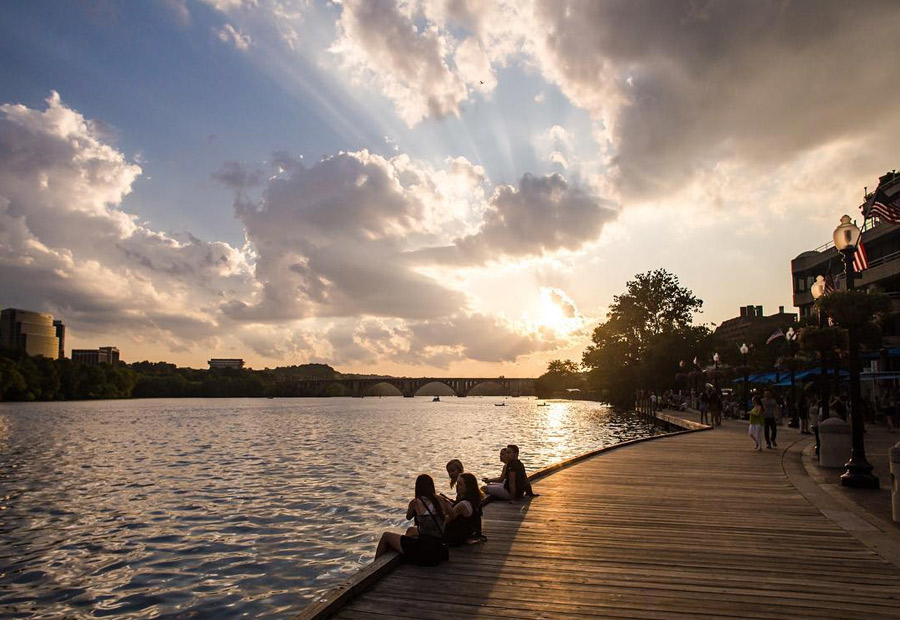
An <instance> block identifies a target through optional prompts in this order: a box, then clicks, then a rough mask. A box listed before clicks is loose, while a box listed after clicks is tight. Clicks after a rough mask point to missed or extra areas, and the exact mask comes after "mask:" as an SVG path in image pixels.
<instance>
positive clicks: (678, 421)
mask: <svg viewBox="0 0 900 620" xmlns="http://www.w3.org/2000/svg"><path fill="white" fill-rule="evenodd" d="M656 418H657V419H658V420H660V421H661V422H664V423H667V424H670V425H672V426H676V427H678V428H682V429H684V430H680V431H674V432H670V433H662V434H659V435H651V436H650V437H640V438H638V439H630V440H628V441H623V442H620V443H617V444H613V445H611V446H605V447H603V448H598V449H596V450H590V451H588V452H584V453H582V454H578V455H576V456H573V457H572V458H569V459H565V460H563V461H559V462H558V463H553V464H552V465H548V466H547V467H544V468H543V469H539V470H537V471H536V472H534V473H532V474H531V475H530V476H528V480H529V481H532V482H533V481H536V480H540V479H541V478H546V477H547V476H549V475H550V474H553V473H555V472H558V471H560V470H563V469H566V468H568V467H571V466H573V465H576V464H578V463H580V462H582V461H584V460H587V459H589V458H592V457H595V456H599V455H601V454H605V453H607V452H612V451H614V450H619V449H620V448H626V447H628V446H633V445H635V444H639V443H645V442H647V441H653V440H656V439H665V438H668V437H674V436H676V435H685V434H688V433H696V432H698V431H705V430H709V429H710V428H711V427H709V426H706V425H703V424H698V423H697V422H693V421H691V420H686V419H684V418H680V417H678V416H674V415H671V414H665V413H662V412H657V413H656ZM491 499H492V498H491V497H487V498H485V504H489V503H490V502H491ZM402 559H403V558H402V556H401V555H400V554H399V553H397V552H396V551H391V552H388V553H387V554H385V555H383V556H382V557H380V558H378V559H377V560H375V561H373V562H372V563H371V564H368V565H366V566H364V567H363V568H361V569H360V571H359V572H358V573H356V574H355V575H353V577H351V578H350V579H349V580H348V581H346V582H344V583H342V584H340V585H337V586H335V587H334V588H332V589H331V590H329V591H328V592H327V593H325V595H324V596H322V597H321V598H320V599H319V600H317V601H314V602H312V603H310V604H309V605H307V606H306V607H304V608H303V609H301V610H300V611H299V612H298V613H297V614H295V615H294V616H292V617H291V620H325V619H326V618H330V617H331V616H333V615H334V614H336V613H337V612H338V611H339V610H340V609H341V608H342V607H344V606H345V605H346V604H347V603H349V602H350V601H351V600H353V599H354V598H356V597H357V596H359V595H360V594H362V593H363V592H365V591H366V590H368V589H369V588H370V587H372V586H373V585H374V584H375V583H376V582H377V581H378V580H379V579H381V578H382V577H383V576H385V575H387V574H388V573H390V572H391V571H393V570H394V569H395V568H396V567H397V566H398V565H399V564H400V563H401V562H402Z"/></svg>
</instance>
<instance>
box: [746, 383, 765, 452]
mask: <svg viewBox="0 0 900 620" xmlns="http://www.w3.org/2000/svg"><path fill="white" fill-rule="evenodd" d="M762 427H763V404H762V400H761V399H760V397H759V396H754V397H753V409H751V410H750V429H749V432H750V437H752V438H753V441H755V442H756V450H762Z"/></svg>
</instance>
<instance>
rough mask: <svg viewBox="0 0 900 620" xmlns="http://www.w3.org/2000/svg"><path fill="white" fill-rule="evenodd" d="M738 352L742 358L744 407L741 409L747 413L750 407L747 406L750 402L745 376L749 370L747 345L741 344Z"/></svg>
mask: <svg viewBox="0 0 900 620" xmlns="http://www.w3.org/2000/svg"><path fill="white" fill-rule="evenodd" d="M740 351H741V358H742V363H741V365H742V366H743V367H744V406H743V407H742V409H743V410H744V411H747V410H748V407H749V406H750V405H749V402H750V391H749V388H748V379H749V377H748V376H747V372H748V370H749V369H748V368H747V354H748V353H749V352H750V347H748V346H747V343H746V342H744V343H742V344H741V348H740Z"/></svg>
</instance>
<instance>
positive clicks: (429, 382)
mask: <svg viewBox="0 0 900 620" xmlns="http://www.w3.org/2000/svg"><path fill="white" fill-rule="evenodd" d="M426 387H430V388H432V389H429V390H428V392H429V394H428V396H432V395H435V396H459V394H457V392H456V390H455V389H453V386H452V385H451V383H450V382H449V381H445V380H444V379H426V380H424V381H423V382H422V383H421V384H419V385H417V386H416V387H415V390H414V391H413V396H419V392H421V391H422V390H423V389H425V388H426Z"/></svg>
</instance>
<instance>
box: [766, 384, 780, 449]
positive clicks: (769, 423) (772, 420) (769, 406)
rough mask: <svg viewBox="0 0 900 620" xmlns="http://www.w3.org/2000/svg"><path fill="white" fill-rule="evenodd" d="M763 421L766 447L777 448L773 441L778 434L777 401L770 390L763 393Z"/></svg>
mask: <svg viewBox="0 0 900 620" xmlns="http://www.w3.org/2000/svg"><path fill="white" fill-rule="evenodd" d="M762 407H763V423H764V428H765V434H766V447H767V448H773V447H774V448H777V447H778V443H777V442H776V441H775V438H776V436H777V435H778V401H777V400H775V397H774V396H772V391H771V390H766V391H765V392H764V393H763V399H762Z"/></svg>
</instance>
